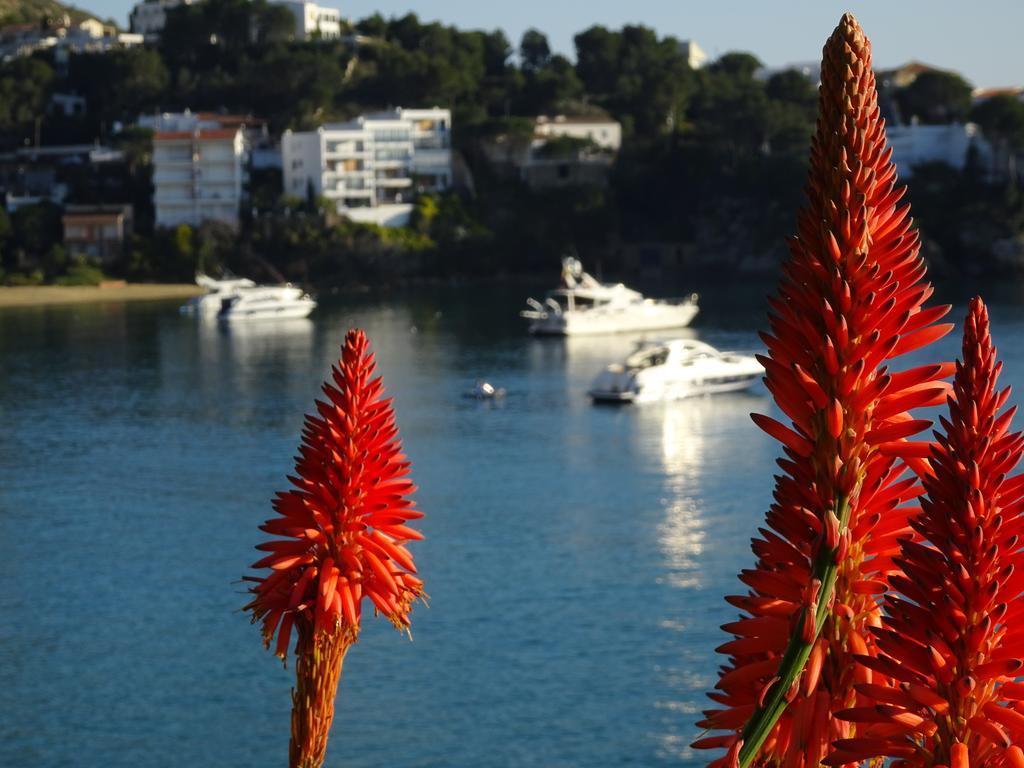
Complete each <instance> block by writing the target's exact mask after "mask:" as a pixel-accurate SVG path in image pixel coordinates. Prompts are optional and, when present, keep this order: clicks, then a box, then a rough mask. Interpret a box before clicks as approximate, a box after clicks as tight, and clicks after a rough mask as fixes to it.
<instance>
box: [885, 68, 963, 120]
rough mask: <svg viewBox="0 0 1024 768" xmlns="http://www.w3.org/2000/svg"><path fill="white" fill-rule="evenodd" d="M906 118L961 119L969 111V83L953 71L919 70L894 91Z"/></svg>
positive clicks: (902, 114)
mask: <svg viewBox="0 0 1024 768" xmlns="http://www.w3.org/2000/svg"><path fill="white" fill-rule="evenodd" d="M896 101H897V103H898V104H899V108H900V113H901V116H902V118H903V120H905V121H908V122H909V121H910V120H912V119H914V118H916V119H918V120H920V121H921V122H923V123H951V122H963V121H964V120H965V119H966V118H967V115H968V113H969V112H970V111H971V85H970V83H968V82H967V81H966V80H964V79H963V78H962V77H960V75H958V74H956V73H955V72H942V71H939V70H931V71H928V72H922V73H921V74H920V75H918V76H917V77H915V78H914V81H913V82H912V83H910V85H908V86H906V87H905V88H902V89H901V90H900V91H899V92H898V93H897V94H896Z"/></svg>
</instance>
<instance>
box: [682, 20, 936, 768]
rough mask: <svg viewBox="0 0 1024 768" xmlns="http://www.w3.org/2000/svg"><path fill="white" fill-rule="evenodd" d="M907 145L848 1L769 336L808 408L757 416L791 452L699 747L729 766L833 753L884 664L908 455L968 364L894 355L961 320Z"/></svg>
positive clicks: (829, 61) (832, 42)
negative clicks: (936, 272) (890, 125)
mask: <svg viewBox="0 0 1024 768" xmlns="http://www.w3.org/2000/svg"><path fill="white" fill-rule="evenodd" d="M891 156H892V151H891V149H888V148H887V147H886V140H885V131H884V125H883V122H882V121H881V119H880V118H879V110H878V103H877V93H876V90H875V78H874V74H873V73H872V70H871V48H870V44H869V43H868V41H867V39H866V38H865V37H864V33H863V32H862V30H861V28H860V26H859V25H858V23H857V21H856V20H855V19H854V18H853V16H851V15H849V14H847V15H845V16H843V18H842V20H841V21H840V22H839V26H838V27H837V28H836V30H835V32H834V33H833V34H832V36H831V37H830V38H829V40H828V42H827V43H826V44H825V48H824V51H823V60H822V65H821V88H820V94H819V117H818V124H817V131H816V134H815V136H814V138H813V140H812V143H811V162H810V170H809V173H808V180H807V188H806V194H807V206H806V207H805V208H804V209H803V210H802V211H801V213H800V216H799V220H798V236H797V237H795V238H793V239H792V240H791V242H790V251H791V257H790V259H789V260H788V261H787V263H786V264H785V266H784V268H783V277H782V280H781V283H780V286H779V293H778V296H777V297H776V298H774V299H772V300H771V301H770V306H771V314H770V318H769V320H770V326H771V332H770V333H769V334H765V335H764V336H763V338H764V341H765V343H766V345H767V347H768V355H767V356H766V357H764V358H763V359H762V362H763V363H764V366H765V371H766V377H765V382H766V384H767V386H768V389H769V391H770V392H771V393H772V395H773V396H774V398H775V402H776V404H777V406H778V408H779V409H780V410H781V411H782V412H783V413H784V414H785V415H786V416H787V417H788V418H789V420H790V422H791V423H790V424H789V425H788V426H787V425H785V424H782V423H780V422H778V421H776V420H774V419H771V418H768V417H767V416H761V415H755V416H754V417H753V418H754V420H755V421H756V422H757V424H758V425H759V426H760V427H761V428H762V429H764V430H765V431H766V432H767V433H768V434H770V435H772V436H773V437H775V438H776V439H777V440H779V441H780V442H781V443H782V446H783V451H784V453H785V457H784V458H782V459H780V461H779V466H780V467H781V468H782V470H783V472H782V474H781V475H779V476H778V477H777V478H776V486H775V493H774V498H775V502H774V504H773V505H772V507H771V509H770V511H769V512H768V515H767V527H766V528H762V529H761V538H759V539H755V540H754V543H753V550H754V554H755V556H756V558H757V562H756V566H755V568H753V569H752V570H747V571H744V572H743V573H741V575H740V579H741V580H742V581H743V582H744V583H745V584H746V585H747V586H748V587H749V588H750V591H749V592H748V593H747V594H746V595H741V596H737V597H731V598H729V601H730V603H732V604H733V605H734V606H736V607H737V608H739V609H740V610H741V611H742V612H743V613H742V614H741V616H740V618H739V620H738V621H736V622H734V623H731V624H727V625H725V627H724V629H725V630H726V631H727V632H729V633H730V634H732V635H733V636H734V639H732V640H731V641H730V642H727V643H725V644H724V645H722V646H721V647H720V648H719V649H718V650H719V651H720V652H721V653H723V654H725V655H727V656H728V657H729V659H728V662H727V664H726V665H725V666H723V668H722V673H721V677H720V679H719V681H718V685H717V686H716V687H717V689H718V690H717V691H715V692H713V693H711V694H710V696H711V698H712V699H713V700H714V701H715V702H716V703H717V704H719V705H721V708H720V709H713V710H709V711H708V712H706V719H704V720H703V721H702V722H701V723H700V725H701V726H702V727H704V728H706V729H708V730H712V731H724V732H725V733H724V734H720V735H717V736H709V737H707V738H702V739H700V740H698V741H697V742H696V743H695V744H694V746H695V747H698V748H702V747H706V748H716V747H720V748H725V749H727V750H728V751H727V754H726V756H725V757H723V758H720V759H719V760H716V761H715V762H714V763H712V764H713V765H723V764H726V763H728V764H738V765H739V766H743V767H744V768H745V766H748V765H751V764H752V763H755V762H756V763H757V764H758V765H765V766H787V767H790V766H791V767H792V768H801V767H802V766H816V765H818V763H819V762H820V760H821V759H822V758H824V757H825V755H826V753H827V750H828V745H829V744H830V742H831V741H832V740H833V739H836V738H842V737H846V736H849V735H851V734H852V732H853V727H852V726H851V725H849V724H848V723H845V722H841V721H837V720H835V719H834V718H833V716H832V715H833V713H834V712H836V711H837V710H841V709H846V708H848V707H850V706H853V705H854V704H855V703H856V701H855V693H854V688H853V684H854V682H855V681H856V680H859V681H863V682H866V681H867V680H868V678H869V673H868V672H867V671H866V670H862V671H861V672H860V673H855V672H854V671H853V670H854V668H855V666H856V665H854V664H853V662H852V658H851V654H854V653H864V652H866V651H868V650H869V649H870V647H871V646H872V645H873V644H874V639H873V636H872V635H871V634H870V633H869V632H868V631H867V628H868V627H869V626H870V625H871V624H872V623H875V622H877V620H878V614H879V607H878V601H879V598H878V593H880V592H883V591H884V590H885V575H886V574H887V573H888V572H889V571H890V570H892V569H893V566H892V562H891V557H892V555H893V554H895V541H896V538H897V536H899V535H901V534H904V533H906V532H907V531H908V530H909V529H908V528H907V510H906V508H905V507H904V506H902V505H904V504H905V502H907V501H909V500H912V499H914V498H916V497H917V495H918V494H919V493H920V488H919V486H918V485H917V483H916V481H915V480H914V479H913V478H909V479H903V478H902V475H903V474H904V462H920V461H921V458H922V457H923V456H925V455H926V454H927V445H922V444H919V443H913V442H908V441H907V438H911V437H913V436H914V435H915V434H917V433H918V432H920V431H922V430H923V429H925V428H926V427H927V426H929V422H927V421H921V420H917V419H913V418H911V417H910V415H909V413H908V411H910V410H911V409H914V408H918V407H921V406H928V405H936V404H939V403H941V402H943V401H944V399H945V394H946V392H947V391H948V384H945V383H943V382H942V379H943V378H945V377H948V376H949V375H950V374H951V373H952V366H951V365H929V366H924V367H920V368H915V369H912V370H906V371H902V372H899V373H890V372H889V371H888V369H887V368H886V366H885V363H886V361H888V360H891V359H893V358H896V357H899V356H900V355H903V354H904V353H907V352H910V351H912V350H915V349H918V348H920V347H923V346H925V345H926V344H929V343H931V342H932V341H934V340H936V339H938V338H939V337H941V336H943V335H945V334H946V333H948V332H949V330H950V328H951V326H949V325H937V324H936V321H937V320H939V319H940V318H941V317H942V316H943V315H945V313H946V312H947V311H948V309H949V308H948V307H935V308H928V309H926V308H924V302H925V301H926V300H927V299H928V298H929V297H930V295H931V293H932V289H931V287H930V286H929V285H927V284H925V283H922V282H921V280H922V278H923V277H924V274H925V267H924V264H923V263H922V261H921V259H920V258H919V256H918V238H917V233H916V232H915V231H914V230H913V229H912V227H911V220H910V218H909V216H908V208H907V206H905V205H904V206H901V205H900V204H899V201H900V198H901V197H902V196H903V193H904V191H905V190H904V188H902V187H897V186H896V169H895V167H894V165H893V163H892V162H891ZM856 674H859V675H860V677H855V675H856ZM741 742H742V743H741ZM737 745H739V747H738V748H737Z"/></svg>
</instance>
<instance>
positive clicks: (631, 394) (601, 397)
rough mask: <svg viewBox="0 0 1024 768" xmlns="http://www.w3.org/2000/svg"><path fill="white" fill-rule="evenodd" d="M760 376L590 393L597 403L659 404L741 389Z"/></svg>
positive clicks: (593, 391) (642, 386) (739, 390)
mask: <svg viewBox="0 0 1024 768" xmlns="http://www.w3.org/2000/svg"><path fill="white" fill-rule="evenodd" d="M759 378H760V376H759V375H757V374H755V375H752V376H733V377H729V378H728V380H717V381H716V380H710V381H699V382H698V381H677V382H666V383H658V384H652V385H648V386H644V385H641V386H640V387H639V388H637V389H634V390H631V391H621V390H614V389H596V388H595V389H591V390H590V391H589V392H588V393H587V394H588V395H590V397H591V399H592V400H593V401H594V402H595V403H615V404H626V403H656V402H665V401H670V400H683V399H685V398H688V397H700V396H702V395H718V394H723V393H726V392H742V391H743V390H745V389H749V388H750V387H752V386H754V384H756V383H757V380H758V379H759Z"/></svg>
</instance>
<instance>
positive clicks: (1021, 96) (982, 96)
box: [971, 85, 1024, 105]
mask: <svg viewBox="0 0 1024 768" xmlns="http://www.w3.org/2000/svg"><path fill="white" fill-rule="evenodd" d="M993 96H1012V97H1013V98H1015V99H1017V100H1018V101H1024V87H1022V86H1019V85H1016V86H1009V87H1005V88H975V89H974V90H973V91H972V92H971V102H972V103H973V104H975V105H978V104H981V103H983V102H986V101H988V100H989V99H991V98H992V97H993Z"/></svg>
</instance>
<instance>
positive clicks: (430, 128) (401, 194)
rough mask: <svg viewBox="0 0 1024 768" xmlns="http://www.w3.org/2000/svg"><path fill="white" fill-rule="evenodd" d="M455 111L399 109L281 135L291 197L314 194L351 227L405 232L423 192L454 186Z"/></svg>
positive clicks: (286, 178)
mask: <svg viewBox="0 0 1024 768" xmlns="http://www.w3.org/2000/svg"><path fill="white" fill-rule="evenodd" d="M450 137H451V111H450V110H447V109H438V108H436V107H435V108H433V109H401V108H399V109H396V110H394V111H393V112H385V113H382V114H376V115H367V116H363V117H359V118H357V119H356V120H352V121H350V122H348V123H340V124H334V125H325V126H322V127H321V128H319V129H317V130H316V131H305V132H293V131H286V132H285V133H284V135H283V136H282V137H281V163H282V171H283V177H284V191H285V194H289V195H295V196H297V197H305V196H306V194H307V192H309V191H310V190H312V192H313V194H315V195H318V196H319V195H322V196H324V197H326V198H328V199H330V200H332V201H334V203H335V205H336V206H337V211H338V213H341V214H344V215H345V216H347V217H348V218H350V219H352V220H353V221H360V222H367V223H374V224H381V225H383V226H401V225H403V224H405V223H406V222H407V221H408V218H409V214H410V213H411V212H412V200H413V198H414V197H415V195H416V193H418V192H437V191H443V190H445V189H448V188H450V187H451V185H452V158H451V138H450Z"/></svg>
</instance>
